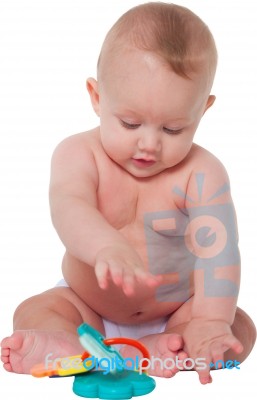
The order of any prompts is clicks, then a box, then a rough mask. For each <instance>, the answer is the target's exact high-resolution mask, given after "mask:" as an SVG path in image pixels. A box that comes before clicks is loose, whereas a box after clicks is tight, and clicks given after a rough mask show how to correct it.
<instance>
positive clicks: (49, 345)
mask: <svg viewBox="0 0 257 400" xmlns="http://www.w3.org/2000/svg"><path fill="white" fill-rule="evenodd" d="M50 353H51V354H50ZM82 353H83V349H82V347H81V345H80V343H79V340H78V337H77V336H76V335H73V334H72V333H67V332H64V331H57V332H53V331H38V330H29V331H26V330H24V331H23V330H20V331H15V332H14V333H13V334H12V336H10V337H7V338H5V339H3V340H2V342H1V360H2V362H3V364H4V365H3V366H4V368H5V369H6V371H8V372H16V373H18V374H29V373H30V369H31V368H32V367H33V366H34V365H35V364H40V363H43V364H44V363H45V362H46V357H47V355H48V359H51V360H55V359H56V358H58V357H65V356H71V355H77V354H82Z"/></svg>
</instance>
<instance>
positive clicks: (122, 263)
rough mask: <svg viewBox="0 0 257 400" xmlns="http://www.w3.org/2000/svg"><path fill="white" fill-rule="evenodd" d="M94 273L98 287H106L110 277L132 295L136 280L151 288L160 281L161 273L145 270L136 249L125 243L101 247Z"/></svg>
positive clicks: (127, 293)
mask: <svg viewBox="0 0 257 400" xmlns="http://www.w3.org/2000/svg"><path fill="white" fill-rule="evenodd" d="M95 274H96V278H97V281H98V284H99V286H100V288H102V289H106V288H107V287H108V279H111V280H112V281H113V283H115V284H116V285H117V286H121V287H122V290H123V292H124V293H125V294H126V295H127V296H131V295H133V293H134V289H135V283H136V281H138V282H139V283H142V284H144V285H147V286H148V287H152V288H153V287H157V286H158V285H160V284H161V281H162V276H161V275H152V274H151V273H150V272H148V271H146V270H145V268H144V265H143V262H142V260H141V259H140V257H139V256H138V254H137V253H136V251H135V250H134V249H133V248H132V247H130V246H125V245H117V246H110V247H105V248H103V249H101V250H100V251H99V252H98V254H97V256H96V264H95Z"/></svg>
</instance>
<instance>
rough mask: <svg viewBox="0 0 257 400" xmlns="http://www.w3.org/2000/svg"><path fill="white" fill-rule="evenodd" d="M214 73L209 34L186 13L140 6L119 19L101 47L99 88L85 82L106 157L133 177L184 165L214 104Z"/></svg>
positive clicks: (163, 5)
mask: <svg viewBox="0 0 257 400" xmlns="http://www.w3.org/2000/svg"><path fill="white" fill-rule="evenodd" d="M216 65H217V51H216V46H215V42H214V39H213V37H212V34H211V32H210V31H209V29H208V27H207V26H206V25H205V24H204V22H203V21H202V20H201V19H200V18H199V17H197V16H196V15H195V14H194V13H193V12H191V11H190V10H188V9H186V8H184V7H181V6H177V5H175V4H167V3H146V4H142V5H139V6H137V7H134V8H132V9H131V10H129V11H128V12H126V13H125V14H124V15H122V16H121V18H120V19H119V20H118V21H117V22H116V23H115V24H114V26H113V27H112V28H111V30H110V31H109V32H108V34H107V36H106V38H105V41H104V43H103V46H102V50H101V53H100V57H99V60H98V66H97V67H98V68H97V78H98V82H97V81H95V80H94V79H92V78H90V79H89V80H88V82H87V87H88V90H89V93H90V96H91V101H92V104H93V107H94V109H95V111H96V113H97V114H98V115H99V116H100V119H101V129H100V132H101V140H102V144H103V147H104V149H105V151H106V153H107V154H108V155H109V156H110V157H111V158H112V159H113V160H114V161H115V162H116V163H118V164H119V165H121V166H122V167H123V168H125V169H126V170H128V171H129V172H130V173H132V174H133V175H136V176H138V177H146V176H151V175H155V174H156V173H159V172H161V171H163V170H164V169H166V168H169V167H172V166H174V165H176V164H178V163H179V162H180V161H182V160H183V159H184V158H185V157H186V155H187V154H188V152H189V150H190V148H191V146H192V142H193V137H194V133H195V131H196V129H197V126H198V124H199V122H200V119H201V117H202V115H203V114H204V112H205V111H206V109H207V108H209V107H210V106H211V105H212V103H213V102H214V99H215V98H214V96H209V94H210V90H211V87H212V84H213V79H214V76H215V71H216ZM126 131H128V133H129V135H127V136H126V135H124V132H126ZM131 131H133V132H131ZM132 133H133V135H132ZM161 134H162V135H161ZM123 149H124V151H123ZM126 153H127V154H126ZM130 153H131V154H130ZM126 158H127V159H128V160H130V161H131V160H132V167H131V168H130V161H128V162H127V161H126ZM135 160H136V161H135ZM137 160H142V163H141V164H140V161H139V162H137ZM147 160H150V161H156V160H160V161H161V162H159V161H158V162H156V163H153V164H152V165H151V163H150V162H149V163H148V164H147V163H146V162H145V163H144V161H147Z"/></svg>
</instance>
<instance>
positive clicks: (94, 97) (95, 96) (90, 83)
mask: <svg viewBox="0 0 257 400" xmlns="http://www.w3.org/2000/svg"><path fill="white" fill-rule="evenodd" d="M87 91H88V93H89V96H90V99H91V104H92V106H93V109H94V110H95V113H96V114H97V115H98V117H99V114H100V112H99V92H98V82H97V81H96V80H95V79H94V78H88V79H87Z"/></svg>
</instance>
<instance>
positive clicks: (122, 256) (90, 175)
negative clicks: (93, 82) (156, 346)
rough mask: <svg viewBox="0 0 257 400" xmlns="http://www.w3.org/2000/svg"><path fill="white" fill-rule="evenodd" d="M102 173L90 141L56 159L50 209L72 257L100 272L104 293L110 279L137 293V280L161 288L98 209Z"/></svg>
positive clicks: (71, 144) (64, 147)
mask: <svg viewBox="0 0 257 400" xmlns="http://www.w3.org/2000/svg"><path fill="white" fill-rule="evenodd" d="M98 178H99V177H98V171H97V167H96V163H95V159H94V155H93V152H92V150H91V147H90V144H89V142H88V139H87V138H85V137H84V136H83V135H75V136H73V137H70V138H68V139H66V140H64V141H63V142H62V143H61V144H60V145H59V146H58V147H57V149H56V150H55V152H54V154H53V157H52V165H51V181H50V208H51V216H52V221H53V224H54V226H55V228H56V230H57V232H58V234H59V236H60V238H61V240H62V242H63V243H64V246H65V247H66V249H67V251H68V252H69V253H70V254H72V255H73V256H74V257H76V258H78V259H79V260H81V261H83V262H84V263H86V264H88V265H91V266H93V267H95V273H96V277H97V280H98V283H99V286H100V287H101V288H103V289H104V288H106V287H107V286H108V278H110V279H112V280H113V282H114V283H115V284H117V285H121V286H122V288H123V291H124V293H126V294H128V295H129V294H131V293H133V287H134V279H135V278H137V279H138V280H140V281H141V282H144V283H146V284H147V285H149V286H155V285H156V284H157V282H158V279H156V278H155V277H154V276H152V275H151V274H150V273H148V272H147V271H145V270H144V267H143V264H142V261H141V259H140V257H139V256H138V254H137V253H136V252H135V250H134V249H133V247H132V246H131V245H130V244H129V243H128V241H127V240H126V239H125V237H124V236H122V235H121V234H120V233H119V232H118V231H117V230H116V229H114V228H113V227H112V226H111V225H110V224H109V223H108V222H107V220H106V219H105V218H104V217H103V215H102V214H101V213H100V212H99V210H98V209H97V187H98Z"/></svg>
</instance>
